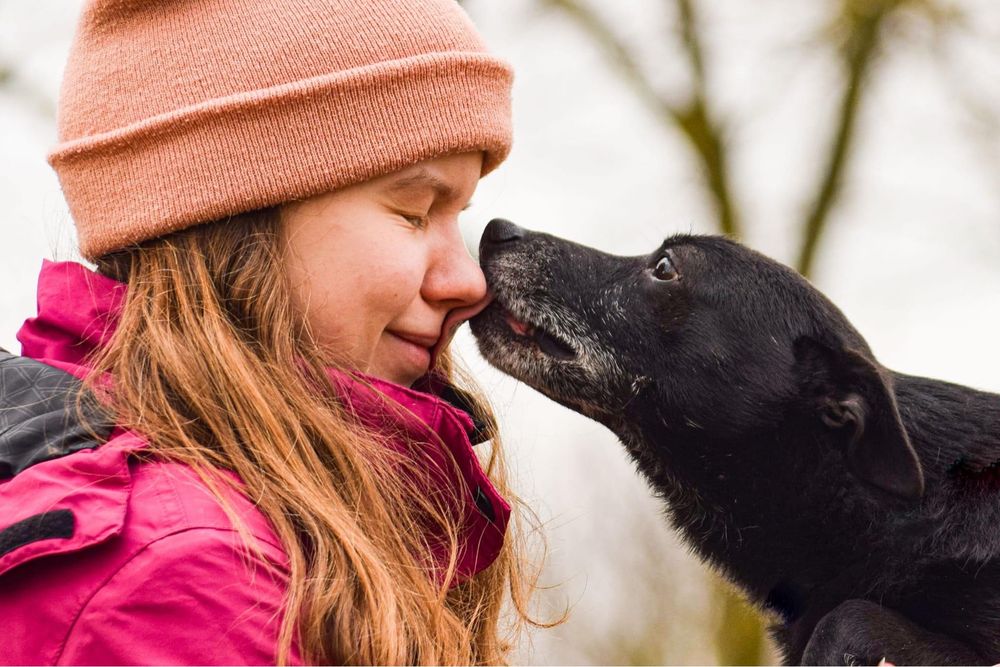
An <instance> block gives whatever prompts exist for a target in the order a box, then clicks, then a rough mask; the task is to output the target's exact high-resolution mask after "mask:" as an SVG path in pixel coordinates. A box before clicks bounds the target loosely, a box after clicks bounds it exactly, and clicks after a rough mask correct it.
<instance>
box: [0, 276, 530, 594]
mask: <svg viewBox="0 0 1000 667" xmlns="http://www.w3.org/2000/svg"><path fill="white" fill-rule="evenodd" d="M125 292H126V286H125V285H124V284H123V283H120V282H118V281H115V280H112V279H111V278H108V277H106V276H102V275H100V274H98V273H96V272H94V271H91V270H89V269H87V268H86V267H84V266H83V265H81V264H78V263H76V262H50V261H48V260H43V263H42V270H41V274H40V276H39V282H38V315H37V316H36V317H33V318H30V319H28V320H27V321H25V323H24V325H23V326H22V328H21V330H20V331H19V332H18V334H17V338H18V340H19V341H20V342H21V345H22V353H23V355H24V356H26V357H30V358H32V359H35V360H38V361H41V362H44V363H45V364H48V365H50V366H54V367H56V368H60V369H62V370H64V371H66V372H68V373H70V374H72V375H74V376H76V377H78V378H83V377H85V376H86V374H87V372H88V370H89V369H88V367H87V355H89V354H90V353H92V352H94V351H95V350H97V349H100V348H101V347H103V346H104V345H106V344H107V343H108V342H109V341H110V339H111V336H112V335H113V334H114V331H115V328H116V326H117V322H118V318H119V316H120V312H121V307H122V304H123V303H124V297H125ZM328 372H329V373H330V377H331V379H332V380H333V382H334V385H335V386H336V387H338V389H339V390H340V391H341V392H342V395H343V397H344V399H345V403H346V405H347V406H348V407H349V409H350V410H352V411H353V412H354V413H355V415H356V416H357V417H358V419H359V420H360V421H361V422H362V423H364V424H365V425H366V426H368V427H370V428H374V429H378V430H380V431H382V432H384V433H387V434H394V435H400V436H402V437H401V438H399V437H397V438H395V439H394V441H396V442H398V443H402V442H410V443H414V442H415V443H423V444H425V445H427V446H426V447H421V448H420V455H422V456H423V455H426V456H427V463H428V464H430V469H431V470H432V477H433V478H434V479H435V481H436V483H439V484H440V485H441V488H451V489H455V490H456V491H458V492H460V494H461V495H460V496H459V497H460V498H461V497H464V498H465V505H466V510H467V511H465V512H464V513H463V515H464V516H465V517H466V522H465V525H464V526H463V531H462V532H463V535H462V546H461V548H460V553H459V563H458V573H459V580H463V579H466V578H468V577H470V576H472V575H473V574H475V573H476V572H478V571H480V570H482V569H484V568H485V567H487V566H488V565H489V564H490V563H492V562H493V560H495V558H496V556H497V555H498V554H499V551H500V548H501V546H502V543H503V538H504V532H505V530H506V525H507V521H508V518H509V514H510V506H509V505H508V504H507V502H506V501H505V500H504V499H503V498H502V497H501V496H500V495H499V493H498V492H497V491H496V489H495V488H494V487H493V485H492V483H491V482H490V480H489V479H488V477H487V475H486V473H485V472H484V471H483V469H482V467H481V465H480V464H479V461H478V459H477V458H476V455H475V453H474V452H473V449H472V443H473V442H479V441H480V440H481V439H482V437H483V432H482V425H480V424H477V423H476V422H475V421H474V419H473V417H472V415H471V414H469V412H467V411H466V410H464V409H462V408H463V407H464V406H463V405H462V403H463V400H464V395H463V394H462V393H461V391H460V390H457V389H456V388H454V387H451V386H450V385H448V384H447V383H445V382H444V381H443V380H442V379H441V378H440V377H438V376H433V375H432V376H428V377H425V378H423V379H421V380H420V381H418V383H417V384H416V385H415V387H416V388H409V387H403V386H400V385H397V384H394V383H391V382H387V381H385V380H381V379H378V378H374V377H370V376H365V375H363V374H359V373H345V372H342V371H338V370H335V369H328ZM436 443H443V445H444V446H445V447H446V448H447V449H448V451H449V452H450V454H451V456H452V457H453V458H454V460H455V461H456V462H457V464H458V469H459V473H460V475H461V479H455V477H454V473H453V472H451V470H452V468H451V466H450V465H449V464H448V461H447V459H446V455H445V454H444V452H442V451H441V449H440V446H437V444H436ZM146 444H147V443H146V442H145V441H144V440H143V439H142V438H140V437H138V436H136V435H135V434H132V433H127V432H125V431H123V430H121V429H115V432H114V433H112V438H111V439H110V440H109V441H108V443H107V444H105V445H104V446H102V447H99V448H98V449H97V450H96V453H97V454H98V455H96V456H87V457H84V458H85V459H86V465H90V466H97V467H98V468H100V467H101V466H102V465H103V467H104V468H103V469H104V472H105V474H106V478H107V479H106V486H107V490H108V493H106V494H104V495H100V494H98V495H97V496H95V500H94V501H93V502H94V503H98V504H99V503H100V502H101V501H102V500H103V501H104V502H105V504H106V505H107V507H106V508H105V510H104V511H102V512H98V514H100V515H101V516H102V517H103V518H104V522H103V524H102V525H101V526H95V530H92V531H87V530H83V531H80V530H78V531H77V532H76V533H75V535H74V537H72V538H70V542H73V543H74V545H75V546H73V548H82V546H86V545H87V544H88V543H92V542H94V541H100V540H103V539H106V538H107V537H109V536H111V535H114V534H117V532H119V531H120V530H121V521H123V520H124V511H123V508H124V505H123V503H124V500H123V498H122V497H121V494H122V493H124V494H125V497H126V498H127V492H128V489H129V485H128V483H127V480H128V467H127V465H124V463H123V461H124V460H125V458H127V455H128V454H129V453H130V452H131V451H135V450H137V449H140V448H142V447H145V446H146ZM411 451H412V450H411ZM67 453H68V452H67ZM421 463H422V464H423V463H424V461H423V460H422V461H421ZM81 464H84V459H81V458H80V457H66V459H65V460H63V461H62V462H58V461H46V462H44V463H43V464H40V465H38V466H34V467H32V468H28V469H27V470H26V471H25V472H23V473H21V474H19V475H17V476H15V477H14V478H13V479H12V480H10V481H9V482H7V483H6V484H4V485H2V486H0V502H2V501H3V499H4V497H8V498H9V499H10V500H13V498H14V497H15V495H13V494H15V492H16V491H17V490H18V489H20V488H21V487H23V486H24V485H25V484H32V483H33V482H39V481H43V480H45V479H47V478H48V477H52V475H53V471H54V472H55V473H56V474H55V477H62V475H60V474H58V473H59V471H60V469H61V467H62V468H65V467H67V466H68V467H70V468H72V467H73V466H76V467H79V465H81ZM64 472H66V471H64ZM86 472H87V474H88V475H94V474H95V470H89V469H88V470H87V471H86ZM36 475H41V476H42V479H41V480H29V479H28V478H29V477H35V476H36ZM66 477H71V475H66ZM49 486H50V488H49V490H50V491H51V492H52V493H51V494H50V493H44V494H36V497H38V498H40V499H42V500H44V503H45V504H46V507H47V508H53V507H58V506H60V504H62V505H66V504H70V505H73V506H78V505H77V501H78V500H79V499H74V501H73V502H72V503H68V502H67V501H68V500H69V499H70V496H73V495H74V493H75V491H74V490H73V489H72V488H70V486H71V483H70V485H68V486H67V485H66V484H63V485H62V486H66V488H64V489H63V488H61V486H60V484H55V485H49ZM115 489H117V490H118V493H115V492H114V490H115ZM435 491H436V490H432V489H429V490H428V492H435ZM53 494H54V495H53ZM16 495H17V496H18V497H21V498H23V497H25V496H24V494H20V493H17V494H16ZM43 495H44V496H45V498H42V496H43ZM60 501H62V502H60ZM2 504H3V505H6V504H7V503H6V502H2ZM21 509H22V510H24V511H19V512H18V513H17V514H18V515H20V514H25V517H23V518H25V519H27V518H30V517H31V516H32V514H31V512H32V508H31V507H27V506H25V507H22V508H21ZM118 510H121V511H118ZM7 523H9V522H8V521H4V524H5V525H6V524H7ZM5 525H4V526H0V529H3V528H4V527H5ZM81 540H82V542H81ZM39 544H40V545H41V548H43V549H46V548H47V549H50V551H51V550H52V549H56V550H60V549H58V545H57V544H53V540H48V541H45V542H40V543H36V547H35V549H38V548H39V547H38V546H37V545H39ZM46 544H47V545H48V546H46ZM67 546H68V543H67ZM25 549H28V547H22V548H21V549H19V550H17V551H15V552H13V553H10V554H7V556H4V557H3V558H2V559H0V563H2V566H0V570H3V569H7V568H8V567H12V566H13V565H14V564H16V563H14V562H10V561H11V558H10V557H14V559H15V560H16V561H17V562H20V561H21V560H23V559H24V558H22V557H18V553H21V552H23V551H24V550H25ZM66 550H68V549H66ZM50 551H45V553H49V552H50ZM435 555H441V556H444V554H435ZM21 556H24V554H23V553H22V554H21ZM3 561H6V562H3Z"/></svg>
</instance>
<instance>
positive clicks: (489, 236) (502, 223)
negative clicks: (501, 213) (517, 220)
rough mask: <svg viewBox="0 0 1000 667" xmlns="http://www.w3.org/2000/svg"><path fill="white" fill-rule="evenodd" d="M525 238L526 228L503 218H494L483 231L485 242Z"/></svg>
mask: <svg viewBox="0 0 1000 667" xmlns="http://www.w3.org/2000/svg"><path fill="white" fill-rule="evenodd" d="M521 238H524V230H523V229H521V228H520V227H518V226H517V225H515V224H514V223H513V222H511V221H510V220H504V219H503V218H493V219H492V220H490V222H489V224H488V225H486V229H485V230H484V231H483V239H482V240H483V242H485V243H495V244H501V243H511V242H512V241H517V240H518V239H521Z"/></svg>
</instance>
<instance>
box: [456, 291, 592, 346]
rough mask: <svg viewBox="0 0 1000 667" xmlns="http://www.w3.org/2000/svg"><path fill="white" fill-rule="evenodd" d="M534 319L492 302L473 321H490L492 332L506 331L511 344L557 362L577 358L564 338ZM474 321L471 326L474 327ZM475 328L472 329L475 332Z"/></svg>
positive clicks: (497, 302) (496, 301) (495, 301)
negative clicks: (531, 350) (534, 351)
mask: <svg viewBox="0 0 1000 667" xmlns="http://www.w3.org/2000/svg"><path fill="white" fill-rule="evenodd" d="M534 319H536V318H532V317H530V316H525V315H523V314H520V313H518V314H515V313H514V312H513V311H512V309H511V308H509V307H507V306H505V305H504V304H502V303H500V302H499V301H498V300H496V299H494V301H493V302H492V303H491V304H490V305H489V307H488V308H487V309H486V310H485V311H483V312H482V313H481V314H480V315H478V316H477V317H476V318H475V320H491V321H492V323H493V326H492V327H490V328H492V329H494V330H497V329H500V330H501V331H506V332H507V334H508V336H509V337H510V339H511V342H513V343H515V344H519V345H521V346H524V347H526V348H529V349H533V350H536V351H537V352H540V353H542V354H544V355H545V356H547V357H550V358H552V359H554V360H557V361H572V360H574V359H576V358H577V357H579V353H578V352H577V350H576V348H575V347H574V346H573V345H572V344H571V343H569V342H568V341H566V340H565V338H563V337H561V336H559V335H558V334H555V333H553V332H552V331H551V330H550V329H548V328H546V327H544V326H542V325H541V324H537V323H535V322H533V321H532V320H534ZM475 320H474V321H473V324H474V325H475ZM475 329H476V327H475V326H474V327H473V330H474V331H475Z"/></svg>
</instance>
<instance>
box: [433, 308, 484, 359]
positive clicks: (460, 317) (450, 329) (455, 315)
mask: <svg viewBox="0 0 1000 667" xmlns="http://www.w3.org/2000/svg"><path fill="white" fill-rule="evenodd" d="M491 301H493V295H492V294H489V293H487V294H486V296H485V297H483V298H482V300H480V301H478V302H476V303H474V304H472V305H471V306H465V307H463V308H455V309H454V310H452V311H451V312H449V313H448V315H447V316H446V317H445V318H444V323H443V324H442V325H441V337H440V338H438V342H437V345H435V346H434V349H433V350H431V368H432V369H433V368H434V366H436V365H437V359H438V355H440V354H441V351H442V350H443V349H444V348H445V347H447V346H448V343H450V342H451V339H452V337H454V335H455V331H457V330H458V327H459V326H461V324H462V322H465V321H466V320H470V319H472V318H473V317H475V316H476V315H478V314H479V313H481V312H482V311H483V309H484V308H486V306H488V305H490V302H491Z"/></svg>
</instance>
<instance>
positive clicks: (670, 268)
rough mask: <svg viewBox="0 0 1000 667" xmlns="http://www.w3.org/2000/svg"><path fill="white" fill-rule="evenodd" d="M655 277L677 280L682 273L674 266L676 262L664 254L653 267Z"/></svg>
mask: <svg viewBox="0 0 1000 667" xmlns="http://www.w3.org/2000/svg"><path fill="white" fill-rule="evenodd" d="M653 277H654V278H656V279H657V280H677V279H678V278H680V274H679V273H677V269H676V268H675V267H674V263H673V262H671V261H670V257H668V256H667V255H664V256H663V257H661V258H660V259H659V260H657V262H656V266H654V267H653Z"/></svg>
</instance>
